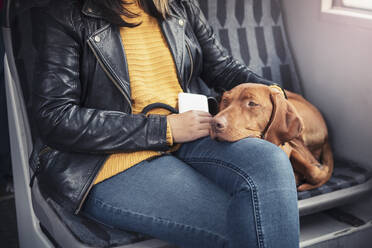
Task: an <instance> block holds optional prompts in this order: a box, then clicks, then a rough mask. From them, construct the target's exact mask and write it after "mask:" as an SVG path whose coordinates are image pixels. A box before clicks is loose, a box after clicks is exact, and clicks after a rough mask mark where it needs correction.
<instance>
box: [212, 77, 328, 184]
mask: <svg viewBox="0 0 372 248" xmlns="http://www.w3.org/2000/svg"><path fill="white" fill-rule="evenodd" d="M285 93H286V95H287V97H288V99H286V98H285V96H284V94H283V92H282V91H281V90H280V88H279V87H278V88H276V87H269V86H266V85H262V84H254V83H244V84H240V85H238V86H236V87H234V88H233V89H232V90H230V91H226V92H225V93H224V94H223V95H222V98H221V101H220V104H219V112H218V113H217V114H216V115H215V116H214V117H213V120H212V123H211V131H210V136H211V138H213V139H217V140H219V141H228V142H234V141H237V140H240V139H243V138H249V137H255V138H261V139H265V140H267V141H269V142H272V143H274V144H275V145H278V146H279V147H281V148H282V149H283V150H284V151H285V153H286V154H287V155H288V157H289V159H290V161H291V164H292V167H293V170H294V174H295V179H296V184H297V190H298V191H305V190H311V189H315V188H317V187H320V186H321V185H323V184H324V183H326V182H327V181H328V180H329V179H330V177H331V175H332V172H333V164H334V162H333V155H332V149H331V146H330V144H329V141H328V130H327V126H326V123H325V121H324V119H323V117H322V115H321V114H320V112H319V111H318V110H317V109H316V108H315V107H314V106H313V105H312V104H311V103H309V102H308V101H307V100H305V99H304V98H303V97H302V96H300V95H298V94H295V93H293V92H290V91H287V90H285Z"/></svg>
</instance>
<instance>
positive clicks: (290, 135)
mask: <svg viewBox="0 0 372 248" xmlns="http://www.w3.org/2000/svg"><path fill="white" fill-rule="evenodd" d="M270 99H271V102H272V104H273V110H272V114H271V118H270V122H269V124H268V127H267V128H266V133H265V134H264V137H263V138H264V139H265V140H267V141H270V142H271V143H274V144H276V145H280V144H283V143H285V142H288V141H290V140H292V139H294V138H296V137H298V136H299V135H300V134H301V132H302V130H303V122H302V119H301V117H300V116H299V115H298V113H297V111H296V109H295V107H294V106H293V105H292V104H291V103H290V102H289V101H288V100H286V99H285V98H284V96H282V94H281V93H279V92H278V91H276V90H271V91H270Z"/></svg>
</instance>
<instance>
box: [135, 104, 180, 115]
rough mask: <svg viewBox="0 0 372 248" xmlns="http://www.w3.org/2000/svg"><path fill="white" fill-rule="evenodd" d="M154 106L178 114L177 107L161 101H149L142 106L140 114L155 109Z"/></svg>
mask: <svg viewBox="0 0 372 248" xmlns="http://www.w3.org/2000/svg"><path fill="white" fill-rule="evenodd" d="M156 108H162V109H166V110H169V111H170V112H172V113H173V114H178V110H177V109H175V108H173V107H172V106H170V105H168V104H165V103H161V102H156V103H151V104H149V105H147V106H146V107H144V108H143V109H142V111H141V113H142V114H147V113H148V112H149V111H150V110H153V109H156Z"/></svg>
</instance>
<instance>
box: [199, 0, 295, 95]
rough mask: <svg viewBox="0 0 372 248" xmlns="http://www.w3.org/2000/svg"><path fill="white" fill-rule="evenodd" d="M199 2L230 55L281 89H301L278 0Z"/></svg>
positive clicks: (203, 0)
mask: <svg viewBox="0 0 372 248" xmlns="http://www.w3.org/2000/svg"><path fill="white" fill-rule="evenodd" d="M199 5H200V8H201V9H202V11H203V13H204V15H205V16H206V18H207V19H208V22H209V24H210V25H211V26H212V28H213V30H214V31H215V33H216V35H217V36H218V37H219V39H220V41H221V43H222V45H223V46H224V47H225V48H226V49H227V50H228V52H229V53H230V54H231V55H232V56H233V57H234V58H236V59H238V60H240V61H241V62H243V63H244V64H246V65H247V66H248V67H249V68H250V69H251V70H252V71H254V72H255V73H257V74H259V75H261V76H263V77H264V78H266V79H268V80H272V81H274V82H275V83H278V84H280V85H282V87H284V88H285V89H288V90H291V91H294V92H296V93H302V92H301V85H300V82H299V78H298V75H297V72H296V68H295V65H294V62H293V57H292V53H291V50H290V49H289V46H288V41H287V36H286V33H285V29H284V25H283V19H282V11H281V8H280V4H279V0H199Z"/></svg>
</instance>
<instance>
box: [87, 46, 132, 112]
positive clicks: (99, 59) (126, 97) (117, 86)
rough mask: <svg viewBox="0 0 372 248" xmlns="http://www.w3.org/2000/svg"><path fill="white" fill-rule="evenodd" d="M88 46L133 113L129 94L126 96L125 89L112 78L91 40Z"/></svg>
mask: <svg viewBox="0 0 372 248" xmlns="http://www.w3.org/2000/svg"><path fill="white" fill-rule="evenodd" d="M88 45H89V47H90V49H91V50H92V52H93V54H94V56H95V57H96V59H97V61H98V63H99V64H100V65H101V67H102V69H103V70H104V72H105V73H106V75H107V76H108V77H109V79H110V80H111V82H112V83H113V84H114V85H115V86H116V88H117V89H118V90H119V91H120V93H121V94H122V95H123V96H124V98H125V100H126V101H127V102H128V104H129V107H130V112H132V104H131V101H130V99H129V98H128V96H127V94H125V92H124V91H123V89H122V88H121V87H120V86H119V84H118V83H117V82H116V80H115V79H114V78H113V77H112V76H111V73H110V72H109V71H108V70H107V69H106V65H105V64H104V63H103V61H102V60H101V58H100V57H99V56H98V54H97V53H96V51H95V50H94V48H93V46H92V44H91V41H90V40H88Z"/></svg>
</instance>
